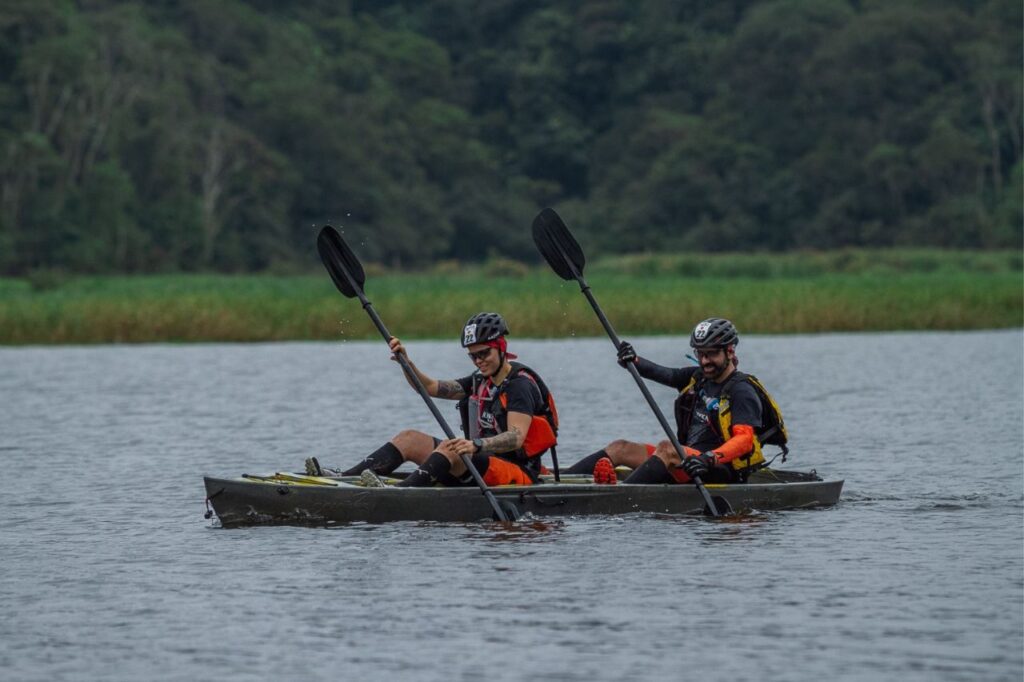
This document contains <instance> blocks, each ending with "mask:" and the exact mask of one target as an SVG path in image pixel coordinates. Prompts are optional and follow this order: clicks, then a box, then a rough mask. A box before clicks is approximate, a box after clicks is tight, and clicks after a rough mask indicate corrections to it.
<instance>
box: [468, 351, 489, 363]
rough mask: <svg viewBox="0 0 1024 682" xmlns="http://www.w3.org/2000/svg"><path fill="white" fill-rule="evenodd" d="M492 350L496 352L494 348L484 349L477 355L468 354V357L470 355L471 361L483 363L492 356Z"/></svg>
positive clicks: (476, 353)
mask: <svg viewBox="0 0 1024 682" xmlns="http://www.w3.org/2000/svg"><path fill="white" fill-rule="evenodd" d="M492 350H494V349H493V348H484V349H483V350H478V351H477V352H475V353H473V352H470V353H466V355H468V356H469V359H470V360H472V361H473V362H482V361H484V360H486V359H487V356H488V355H490V354H491V351H492Z"/></svg>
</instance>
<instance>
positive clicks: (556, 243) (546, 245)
mask: <svg viewBox="0 0 1024 682" xmlns="http://www.w3.org/2000/svg"><path fill="white" fill-rule="evenodd" d="M533 241H534V242H535V243H536V244H537V249H538V250H539V251H540V253H541V255H542V256H544V260H546V261H547V262H548V264H549V265H550V266H551V269H552V270H554V271H555V273H556V274H557V275H558V276H559V277H561V278H562V279H565V280H570V279H575V280H576V281H577V282H579V285H580V291H582V292H583V295H584V296H586V297H587V300H588V301H590V307H591V308H593V309H594V312H595V313H597V318H598V319H599V320H600V321H601V324H602V325H603V326H604V330H605V331H606V332H608V336H609V337H611V340H612V343H614V344H615V349H616V351H617V350H618V348H619V337H618V335H616V333H615V330H614V329H612V325H611V323H610V322H608V318H607V317H605V315H604V312H603V311H602V310H601V306H599V305H598V304H597V299H595V298H594V294H593V293H591V291H590V285H589V284H587V281H586V280H585V279H583V266H584V265H585V264H586V258H585V257H584V255H583V249H581V248H580V245H579V243H577V241H576V239H575V238H573V236H572V234H571V233H570V232H569V228H568V227H566V226H565V223H564V222H562V219H561V218H560V217H559V216H558V214H557V213H555V211H554V210H553V209H550V208H545V209H544V210H543V211H541V212H540V213H538V214H537V217H536V218H534V219H533ZM626 369H627V370H629V373H630V375H631V376H632V377H633V380H634V381H636V385H637V386H638V387H639V388H640V392H641V393H643V394H644V398H646V399H647V404H648V405H650V406H651V410H653V411H654V416H656V417H657V418H658V422H659V423H661V428H663V429H664V430H665V434H666V435H667V436H668V439H669V441H671V443H672V447H674V448H675V449H676V452H677V453H679V458H680V459H683V458H684V457H685V456H686V455H685V453H684V452H683V446H682V445H680V444H679V439H678V438H676V434H675V432H674V431H672V427H671V426H669V423H668V422H667V421H666V420H665V415H664V414H662V412H661V409H660V408H659V407H658V404H657V403H656V402H654V397H653V396H652V395H651V392H650V391H649V390H647V385H646V384H645V383H644V380H643V379H642V378H641V377H640V373H639V372H638V371H637V369H636V366H635V365H634V364H633V363H629V364H627V365H626ZM693 484H694V485H695V486H697V490H699V491H700V494H701V495H702V496H703V497H704V502H705V505H706V506H705V507H704V513H705V514H710V515H711V516H723V515H725V514H728V513H730V512H731V511H732V508H731V507H730V506H729V502H728V501H727V500H726V499H725V498H724V497H719V496H716V497H714V498H713V497H712V496H711V495H710V494H709V493H708V490H707V488H705V487H704V483H703V482H702V481H701V480H700V477H699V476H694V477H693Z"/></svg>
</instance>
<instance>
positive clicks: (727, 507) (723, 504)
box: [704, 495, 733, 516]
mask: <svg viewBox="0 0 1024 682" xmlns="http://www.w3.org/2000/svg"><path fill="white" fill-rule="evenodd" d="M711 501H712V502H714V503H715V511H713V512H712V511H711V509H710V508H709V507H708V506H707V505H704V515H705V516H729V515H730V514H732V513H733V512H732V505H731V504H729V500H727V499H725V498H724V497H721V496H720V495H712V496H711Z"/></svg>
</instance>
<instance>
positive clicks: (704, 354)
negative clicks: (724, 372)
mask: <svg viewBox="0 0 1024 682" xmlns="http://www.w3.org/2000/svg"><path fill="white" fill-rule="evenodd" d="M724 350H725V349H724V348H712V349H710V350H697V349H696V348H695V349H694V350H693V354H694V355H696V356H697V358H698V359H703V358H713V357H716V356H717V355H718V354H719V353H721V352H723V351H724Z"/></svg>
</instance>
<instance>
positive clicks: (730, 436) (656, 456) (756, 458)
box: [564, 317, 786, 483]
mask: <svg viewBox="0 0 1024 682" xmlns="http://www.w3.org/2000/svg"><path fill="white" fill-rule="evenodd" d="M738 343H739V333H738V332H737V331H736V327H735V326H734V325H733V323H732V322H730V321H729V320H726V319H723V318H720V317H712V318H709V319H707V320H704V321H703V322H700V323H699V324H698V325H697V326H696V327H694V329H693V332H692V333H691V334H690V346H691V347H692V348H693V354H694V356H695V358H696V360H697V361H698V362H699V364H700V366H699V367H692V366H687V367H681V368H672V367H665V366H663V365H659V364H656V363H654V362H651V361H650V360H647V359H645V358H641V357H639V356H637V354H636V351H635V350H634V349H633V346H632V345H630V344H629V343H628V342H626V341H623V342H622V343H621V344H620V345H619V351H618V362H619V364H620V365H621V366H623V367H626V366H627V365H628V364H629V363H633V364H635V366H636V368H637V371H638V372H639V373H640V376H642V377H644V378H645V379H650V380H651V381H656V382H658V383H659V384H664V385H666V386H671V387H672V388H674V389H676V390H678V391H679V396H678V397H677V398H676V402H675V416H676V427H677V435H678V439H679V443H680V444H681V445H682V446H683V451H684V453H685V455H686V457H685V458H683V459H682V460H680V457H679V454H678V453H677V452H676V449H675V447H673V445H672V443H671V441H668V440H663V441H661V442H660V443H658V445H656V446H655V445H652V444H646V443H635V442H632V441H627V440H616V441H613V442H611V443H609V444H608V445H606V446H605V447H604V448H602V449H601V450H598V451H597V452H595V453H593V454H591V455H588V456H587V457H584V458H583V459H582V460H580V461H579V462H576V463H575V464H573V465H572V466H571V467H569V469H568V470H566V471H565V472H564V473H576V474H589V473H591V472H593V475H594V482H595V483H613V482H615V466H619V465H623V466H628V467H631V468H632V469H633V472H632V473H631V474H630V475H629V477H628V478H626V479H625V480H624V481H623V483H688V482H689V481H690V480H692V477H693V476H700V478H701V480H703V481H704V482H706V483H741V482H744V481H746V479H747V476H748V475H749V474H750V473H751V472H752V471H754V470H755V469H757V468H759V466H762V465H763V462H764V455H763V454H762V452H761V446H762V445H763V444H765V443H771V444H774V445H779V446H780V447H782V448H783V451H784V452H785V444H786V430H785V425H784V423H783V421H782V415H781V413H780V412H779V409H778V406H777V405H776V404H775V401H774V400H773V399H772V398H771V396H770V395H768V393H767V391H765V389H764V387H763V386H762V385H761V383H760V382H759V381H758V380H757V378H755V377H754V376H752V375H750V374H745V373H743V372H740V371H739V370H738V369H737V366H738V364H739V360H738V359H737V357H736V346H737V344H738Z"/></svg>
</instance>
